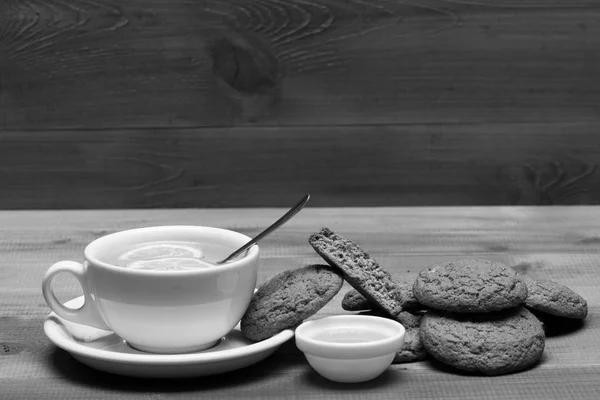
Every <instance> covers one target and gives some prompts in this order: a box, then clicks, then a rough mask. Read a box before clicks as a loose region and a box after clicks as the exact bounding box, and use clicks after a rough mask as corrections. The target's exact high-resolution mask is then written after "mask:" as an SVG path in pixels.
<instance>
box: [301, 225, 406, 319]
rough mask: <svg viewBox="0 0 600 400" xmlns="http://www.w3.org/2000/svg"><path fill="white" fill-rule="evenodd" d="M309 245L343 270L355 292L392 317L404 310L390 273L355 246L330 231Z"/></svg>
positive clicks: (313, 238) (315, 236)
mask: <svg viewBox="0 0 600 400" xmlns="http://www.w3.org/2000/svg"><path fill="white" fill-rule="evenodd" d="M308 243H309V244H310V245H311V246H312V248H313V249H314V250H315V251H316V252H317V254H319V255H320V256H321V257H322V258H323V259H324V260H325V261H327V263H328V264H329V265H331V266H333V267H335V268H338V269H339V270H341V271H342V272H343V274H344V279H345V280H346V281H347V282H348V283H349V284H350V285H351V286H352V287H353V288H354V289H356V290H357V291H358V292H360V294H362V295H363V296H364V297H366V298H367V299H369V301H371V302H372V303H375V304H377V305H378V306H379V308H381V309H382V310H384V311H385V312H386V313H387V314H389V316H391V317H394V316H396V315H398V314H399V313H400V312H401V311H402V302H401V301H400V300H399V288H398V286H397V285H396V283H395V282H394V281H393V280H392V277H391V275H390V274H389V272H387V271H386V270H384V269H383V268H381V267H380V266H379V264H378V263H377V262H376V261H375V260H374V259H373V258H371V256H369V254H368V253H366V252H365V251H363V250H362V249H361V248H360V247H359V246H358V245H357V244H356V243H354V242H352V241H351V240H349V239H346V238H344V237H343V236H340V235H338V234H336V233H334V232H333V231H332V230H331V229H329V228H321V230H319V231H318V232H315V233H313V234H312V235H310V237H309V239H308Z"/></svg>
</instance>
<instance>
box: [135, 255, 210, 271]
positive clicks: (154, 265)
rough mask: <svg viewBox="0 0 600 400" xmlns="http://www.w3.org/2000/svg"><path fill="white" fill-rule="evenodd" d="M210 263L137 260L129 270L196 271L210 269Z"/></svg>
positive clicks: (193, 259) (167, 259)
mask: <svg viewBox="0 0 600 400" xmlns="http://www.w3.org/2000/svg"><path fill="white" fill-rule="evenodd" d="M211 266H213V265H212V264H210V263H209V262H206V261H202V260H198V259H195V258H179V257H173V258H161V259H159V260H137V261H133V262H131V263H129V264H128V265H127V267H128V268H135V269H151V270H155V271H189V270H194V269H203V268H210V267H211Z"/></svg>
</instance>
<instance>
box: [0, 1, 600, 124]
mask: <svg viewBox="0 0 600 400" xmlns="http://www.w3.org/2000/svg"><path fill="white" fill-rule="evenodd" d="M0 10H1V11H2V12H1V13H0V14H1V17H0V18H1V20H0V26H1V27H0V47H1V50H0V56H1V61H0V129H15V128H20V129H57V128H82V127H84V128H92V129H96V128H99V127H117V128H123V127H173V126H178V127H198V126H232V125H236V126H238V125H259V126H265V125H268V126H289V125H354V124H397V123H402V124H405V123H423V122H428V123H464V122H470V123H472V122H477V123H481V122H550V121H558V122H573V121H578V122H579V121H598V115H599V112H598V105H599V98H600V94H599V93H600V81H599V80H598V79H597V74H598V70H599V69H600V61H599V59H598V52H597V48H598V46H599V45H600V23H599V22H598V21H599V18H600V6H599V5H598V3H597V2H596V1H592V0H572V1H568V2H565V1H562V0H528V1H518V2H517V1H512V0H503V1H494V0H478V1H475V0H469V1H466V0H464V1H463V0H403V1H400V0H369V1H364V0H351V1H346V0H290V1H281V0H252V1H247V0H234V1H230V0H227V1H225V0H214V1H185V0H168V1H167V0H150V1H148V0H144V1H141V0H129V1H126V2H120V1H115V0H44V1H40V0H2V1H1V2H0Z"/></svg>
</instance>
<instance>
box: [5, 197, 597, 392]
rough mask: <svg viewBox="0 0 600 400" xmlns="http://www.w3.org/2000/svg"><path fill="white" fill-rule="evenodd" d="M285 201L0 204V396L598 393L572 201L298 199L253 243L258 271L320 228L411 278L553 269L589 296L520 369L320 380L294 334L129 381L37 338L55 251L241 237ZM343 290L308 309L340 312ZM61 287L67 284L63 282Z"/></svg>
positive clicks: (304, 252) (432, 368)
mask: <svg viewBox="0 0 600 400" xmlns="http://www.w3.org/2000/svg"><path fill="white" fill-rule="evenodd" d="M283 212H284V210H283V209H279V208H276V209H275V208H265V209H220V210H211V209H194V210H114V211H92V210H90V211H3V212H0V265H2V268H0V304H1V308H0V309H1V315H0V345H1V346H2V347H0V350H2V351H4V353H3V352H2V351H0V397H1V398H2V399H12V398H15V399H20V398H45V399H61V400H62V399H79V398H90V399H113V398H114V399H117V398H119V399H121V398H132V399H163V398H189V397H198V396H206V397H210V398H223V399H225V398H239V397H240V396H242V397H244V398H273V397H277V398H293V399H298V398H302V399H304V398H307V399H330V398H331V399H341V398H350V399H361V398H377V399H397V398H398V393H402V396H406V397H410V398H416V399H431V398H440V399H456V398H461V399H467V400H475V399H481V398H486V399H494V400H496V399H513V398H522V399H526V400H529V399H539V398H540V397H543V398H547V399H571V398H572V399H584V400H585V399H590V400H591V399H596V398H597V397H598V394H600V381H599V380H598V376H599V374H600V347H599V346H598V340H597V337H598V333H599V331H600V322H599V321H600V319H599V318H598V315H599V313H600V295H599V292H598V290H597V287H598V285H599V284H600V281H599V279H600V276H599V275H598V265H600V247H598V245H597V244H598V243H599V242H600V226H599V225H598V223H597V221H598V220H599V219H600V208H599V207H597V206H588V207H582V206H571V207H558V206H555V207H437V208H432V207H423V208H397V207H377V208H364V207H362V208H315V207H310V206H309V207H308V208H306V209H304V210H303V211H302V212H301V213H300V214H298V215H297V216H296V217H295V218H294V219H292V220H291V221H289V222H288V223H287V224H286V225H284V226H283V227H282V228H281V229H280V230H278V232H277V234H275V235H272V236H269V237H267V238H265V239H264V241H263V242H262V243H261V245H260V246H261V259H262V265H261V270H260V275H259V282H263V281H265V280H266V279H267V278H268V277H269V276H271V275H273V274H275V273H277V272H279V271H281V270H283V269H289V268H296V267H300V266H302V265H305V264H307V263H312V262H318V261H319V260H320V259H319V257H318V256H317V255H316V253H315V252H314V251H313V250H312V248H310V246H309V245H308V243H307V238H308V236H309V235H310V233H312V232H313V231H315V230H317V229H319V227H321V226H323V225H326V226H329V227H331V228H332V229H333V230H335V231H336V232H338V233H340V234H343V235H345V236H347V237H348V238H351V239H353V240H354V241H356V242H357V243H358V244H359V245H361V246H362V247H363V248H364V249H365V250H366V251H368V252H369V253H370V254H371V255H372V256H373V257H374V258H375V259H376V260H378V261H379V262H380V263H381V264H382V266H384V267H385V268H386V269H387V270H388V271H390V272H391V273H392V275H393V276H394V277H396V278H398V279H404V280H407V281H410V280H412V279H414V277H415V276H416V274H417V273H418V271H419V270H420V269H421V268H424V267H425V266H428V265H430V264H431V263H434V262H438V261H443V260H449V259H453V258H459V257H463V256H469V257H471V256H478V257H484V258H490V259H495V260H498V261H501V262H504V263H506V264H507V265H510V266H511V267H513V268H514V269H515V270H517V271H518V272H520V273H522V274H526V275H528V276H533V277H538V278H545V279H553V280H556V281H558V282H561V283H564V284H566V285H568V286H569V287H571V288H572V289H573V290H575V291H576V292H578V293H580V294H581V295H582V296H583V297H584V298H586V300H587V301H588V305H589V310H590V312H589V316H588V318H587V319H586V322H585V324H584V325H583V326H579V327H570V328H568V329H567V328H565V329H564V330H562V331H561V332H555V333H554V334H551V335H549V336H548V338H547V342H546V348H545V350H544V354H545V355H544V358H543V360H542V362H541V364H539V365H538V366H536V367H535V368H533V369H531V370H528V371H524V372H522V373H517V374H511V375H505V376H499V377H479V376H470V375H462V374H457V373H455V372H453V371H450V370H448V369H445V368H443V367H442V366H440V365H439V364H436V363H434V362H431V361H424V362H417V363H412V364H398V365H394V366H392V367H391V368H390V369H389V371H388V372H386V373H385V374H384V375H382V376H381V377H380V378H378V379H377V380H375V381H371V382H368V383H365V384H359V385H353V386H352V387H349V386H347V385H338V384H334V383H331V382H328V381H325V380H324V379H322V378H320V377H319V376H318V375H316V374H315V373H314V372H312V371H311V369H310V367H309V366H308V364H307V363H306V361H305V359H304V358H303V355H302V354H301V353H300V352H299V351H298V350H297V349H296V348H295V345H294V343H293V341H290V342H288V343H286V344H285V345H284V346H282V347H281V348H280V349H279V350H278V351H277V352H276V353H275V354H274V355H273V356H271V357H270V358H268V359H266V360H265V361H263V362H261V363H259V364H257V365H256V366H253V367H251V368H247V369H244V370H240V371H235V372H232V373H228V374H224V375H220V376H216V377H210V378H198V379H185V380H175V381H161V380H141V379H130V378H123V377H119V376H112V375H108V374H105V373H101V372H98V371H95V370H92V369H91V368H88V367H85V366H83V365H81V364H80V363H79V362H78V361H76V360H75V359H73V358H72V357H71V356H70V355H69V354H68V353H66V352H64V351H62V350H60V349H57V348H56V347H55V346H53V345H52V344H51V343H50V342H49V341H48V339H47V338H46V337H45V336H44V333H43V331H42V323H43V319H44V318H45V316H46V315H47V313H48V308H47V306H46V305H45V303H44V300H43V298H42V296H41V290H40V282H41V276H42V275H43V273H44V271H45V270H46V268H47V267H48V266H49V265H50V264H51V263H53V262H55V261H58V260H61V259H73V260H80V259H81V252H82V250H83V247H84V246H85V244H86V243H88V242H89V241H91V240H93V239H94V238H96V237H99V236H101V235H104V234H107V233H110V232H113V231H117V230H121V229H127V228H134V227H140V226H149V225H165V224H180V223H190V221H194V222H197V223H202V224H206V225H213V226H221V227H226V228H232V229H236V230H238V231H240V232H244V233H246V234H249V235H252V234H256V233H258V232H259V231H260V230H261V229H262V228H263V227H264V226H266V225H267V224H269V223H270V222H272V221H273V220H274V219H275V218H277V217H278V216H279V215H281V214H282V213H283ZM348 288H349V286H348V285H347V284H345V286H344V288H343V289H342V291H341V292H340V293H339V294H338V295H337V296H336V297H335V298H334V299H333V300H332V301H331V302H330V303H329V304H328V305H327V306H326V307H325V308H324V309H322V310H321V311H320V312H319V313H318V314H317V316H315V317H314V318H317V317H319V316H325V315H333V314H340V313H346V312H345V311H343V310H342V309H341V307H340V300H341V297H342V296H343V294H344V293H345V291H346V290H347V289H348ZM60 292H61V295H62V296H65V298H70V297H69V296H74V295H77V294H78V289H77V287H76V285H75V284H73V283H66V284H64V285H61V287H60Z"/></svg>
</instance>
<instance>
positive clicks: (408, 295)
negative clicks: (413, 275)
mask: <svg viewBox="0 0 600 400" xmlns="http://www.w3.org/2000/svg"><path fill="white" fill-rule="evenodd" d="M395 282H396V286H398V295H399V301H400V303H401V307H402V309H403V310H422V309H423V308H424V306H423V305H422V304H421V303H419V301H418V300H417V298H416V297H415V295H414V294H413V288H412V285H411V284H408V283H405V282H400V281H398V280H396V281H395ZM342 308H343V309H344V310H346V311H366V310H372V309H373V308H377V304H376V303H372V302H370V301H369V300H368V299H367V298H366V297H365V296H363V295H362V294H360V292H359V291H358V290H356V289H350V290H349V291H347V292H346V294H345V295H344V297H343V298H342Z"/></svg>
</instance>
